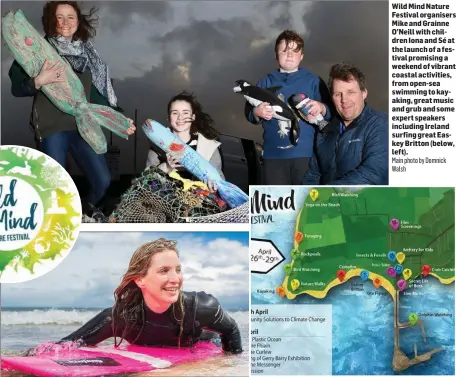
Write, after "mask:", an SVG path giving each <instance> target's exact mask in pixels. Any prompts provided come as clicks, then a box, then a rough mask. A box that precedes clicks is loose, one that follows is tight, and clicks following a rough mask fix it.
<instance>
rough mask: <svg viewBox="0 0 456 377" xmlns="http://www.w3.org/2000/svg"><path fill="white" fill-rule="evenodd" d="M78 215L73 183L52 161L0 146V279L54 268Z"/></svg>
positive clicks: (73, 238)
mask: <svg viewBox="0 0 456 377" xmlns="http://www.w3.org/2000/svg"><path fill="white" fill-rule="evenodd" d="M81 214H82V210H81V200H80V198H79V194H78V191H77V188H76V185H75V184H74V182H73V180H72V179H71V177H70V176H69V174H68V173H67V172H66V171H65V169H63V168H62V166H60V165H59V164H58V163H57V162H56V161H55V160H53V159H52V158H50V157H48V156H47V155H45V154H43V153H41V152H39V151H37V150H35V149H31V148H26V147H19V146H0V283H19V282H23V281H27V280H32V279H35V278H37V277H39V276H42V275H44V274H45V273H47V272H49V271H51V270H52V269H54V268H55V267H56V266H57V265H58V264H59V263H60V262H61V261H62V260H63V259H64V258H65V257H66V256H67V254H68V253H69V252H70V250H71V249H72V247H73V245H74V243H75V241H76V238H77V236H78V233H79V225H80V224H81Z"/></svg>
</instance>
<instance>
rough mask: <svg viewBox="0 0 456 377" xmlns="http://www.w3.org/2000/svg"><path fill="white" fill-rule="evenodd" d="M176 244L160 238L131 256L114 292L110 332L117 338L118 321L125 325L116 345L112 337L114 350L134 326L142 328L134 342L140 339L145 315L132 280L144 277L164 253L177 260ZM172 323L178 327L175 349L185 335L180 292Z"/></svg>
mask: <svg viewBox="0 0 456 377" xmlns="http://www.w3.org/2000/svg"><path fill="white" fill-rule="evenodd" d="M176 244H177V242H176V241H171V240H167V239H165V238H159V239H157V240H155V241H152V242H146V243H145V244H143V245H141V246H140V247H138V248H137V249H136V250H135V252H134V253H133V255H132V257H131V259H130V264H129V265H128V269H127V272H126V273H125V274H124V276H123V277H122V281H121V282H120V284H119V286H118V287H117V288H116V290H115V291H114V298H115V304H114V309H113V318H112V330H113V334H116V326H117V324H118V322H119V321H124V322H125V327H124V331H123V334H122V336H121V339H120V342H119V343H117V337H116V336H115V337H114V345H115V347H118V346H120V344H121V343H122V341H123V340H124V339H125V337H126V336H127V334H128V333H129V332H130V331H131V330H132V329H133V328H134V327H136V326H141V331H139V332H138V336H137V337H136V339H135V340H134V341H133V343H135V342H136V340H137V339H138V338H139V336H140V335H141V332H142V330H143V328H144V322H145V312H144V306H145V302H144V297H143V295H142V292H141V289H140V288H139V287H138V286H137V285H136V283H135V279H136V278H140V277H144V276H146V275H147V271H148V270H149V267H150V263H151V261H152V257H153V256H154V255H155V254H158V253H160V252H163V251H165V250H172V251H175V252H176V254H177V255H178V256H179V251H178V250H177V247H176ZM171 306H172V312H173V317H174V320H175V321H176V322H177V323H178V324H179V325H180V331H179V339H178V347H179V348H180V340H181V337H182V333H183V331H184V315H185V312H184V297H183V295H182V290H181V291H180V292H179V296H178V298H177V301H176V302H175V303H173V304H172V305H171Z"/></svg>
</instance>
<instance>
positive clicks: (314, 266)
mask: <svg viewBox="0 0 456 377" xmlns="http://www.w3.org/2000/svg"><path fill="white" fill-rule="evenodd" d="M316 190H317V191H318V197H317V198H316V200H313V199H312V198H311V196H310V195H308V196H307V198H306V200H305V202H304V204H303V207H302V209H301V211H300V213H299V216H298V218H297V224H296V232H297V234H299V233H302V235H300V237H301V240H300V242H297V241H296V237H295V249H294V250H293V251H292V256H293V261H292V262H291V263H289V264H288V265H286V267H285V270H286V275H288V276H287V277H286V278H285V281H284V288H285V290H286V291H287V292H286V293H287V296H288V297H289V298H293V297H294V296H295V295H298V294H301V293H310V294H312V295H313V296H315V297H320V298H322V297H324V296H325V295H326V293H327V291H328V290H329V289H330V288H331V287H332V286H335V285H338V284H342V283H345V282H346V281H347V280H348V279H349V278H350V277H353V276H360V272H361V271H362V270H366V271H368V272H369V275H370V276H369V279H370V280H373V277H375V276H379V277H380V278H381V279H382V283H383V284H382V286H383V288H385V289H386V290H387V291H388V292H389V293H390V294H391V295H392V296H393V298H394V293H395V290H396V289H397V281H398V280H399V279H404V277H403V274H401V275H400V276H398V277H391V276H389V275H388V274H387V268H388V267H389V266H391V267H394V266H395V265H396V264H399V262H398V261H396V262H394V263H393V262H392V261H390V260H389V259H388V258H387V255H388V252H389V251H394V252H396V253H399V252H402V253H404V255H405V259H404V260H403V262H402V267H403V270H406V269H409V270H410V271H411V275H410V276H409V277H408V279H407V286H408V285H409V284H410V283H412V282H413V280H414V279H416V278H421V275H422V266H423V265H429V266H431V269H432V270H431V272H430V275H432V276H434V277H436V278H438V279H439V280H440V281H441V282H442V283H446V284H449V283H451V282H453V281H454V277H455V273H454V263H455V261H454V255H455V252H454V242H455V236H454V235H455V232H454V217H455V213H454V208H455V195H454V189H453V188H394V187H388V188H375V187H372V188H371V187H369V188H364V189H361V190H359V189H358V190H351V191H350V190H349V189H348V190H341V189H336V188H317V189H316ZM350 195H356V196H350ZM392 219H398V220H399V222H400V223H401V224H400V227H399V229H397V230H396V231H395V230H394V229H393V228H392V227H391V225H390V221H391V220H392ZM341 269H342V270H344V271H345V272H346V273H347V277H346V279H344V281H340V280H339V279H338V277H337V272H338V271H339V270H341ZM296 282H299V285H297V284H296ZM370 283H372V281H370ZM388 283H389V284H388Z"/></svg>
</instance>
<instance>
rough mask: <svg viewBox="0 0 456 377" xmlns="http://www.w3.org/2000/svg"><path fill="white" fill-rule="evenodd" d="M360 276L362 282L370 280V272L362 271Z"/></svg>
mask: <svg viewBox="0 0 456 377" xmlns="http://www.w3.org/2000/svg"><path fill="white" fill-rule="evenodd" d="M360 276H361V280H362V281H366V280H367V279H369V272H368V271H366V270H362V271H361V275H360Z"/></svg>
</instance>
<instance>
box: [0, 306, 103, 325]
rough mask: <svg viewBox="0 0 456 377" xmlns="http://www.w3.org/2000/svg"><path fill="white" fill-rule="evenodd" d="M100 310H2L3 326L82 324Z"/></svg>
mask: <svg viewBox="0 0 456 377" xmlns="http://www.w3.org/2000/svg"><path fill="white" fill-rule="evenodd" d="M101 310H102V309H100V310H99V311H81V310H77V309H74V310H62V309H35V310H30V311H8V310H2V312H1V317H2V318H1V323H2V326H13V325H16V326H18V325H82V324H84V323H86V322H87V321H89V320H90V319H91V318H93V317H94V316H96V315H97V314H98V313H99V312H100V311H101Z"/></svg>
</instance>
